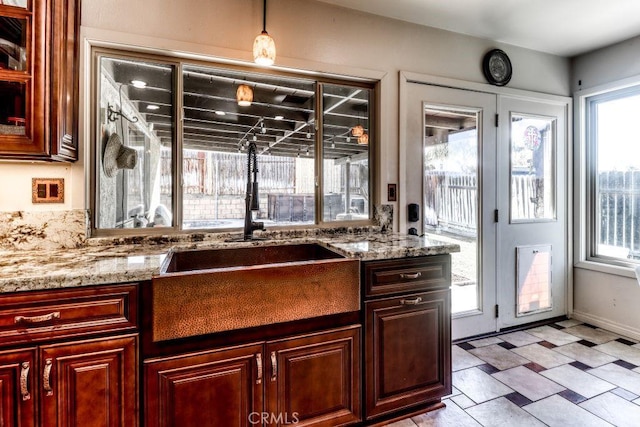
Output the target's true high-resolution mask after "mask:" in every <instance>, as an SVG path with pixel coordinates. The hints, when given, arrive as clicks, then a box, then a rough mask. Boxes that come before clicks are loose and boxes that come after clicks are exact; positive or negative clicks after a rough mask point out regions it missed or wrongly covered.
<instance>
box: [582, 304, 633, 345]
mask: <svg viewBox="0 0 640 427" xmlns="http://www.w3.org/2000/svg"><path fill="white" fill-rule="evenodd" d="M571 318H573V319H576V320H579V321H581V322H584V323H588V324H590V325H593V326H597V327H599V328H602V329H606V330H607V331H609V332H614V333H616V334H618V335H623V336H625V337H628V338H632V339H635V340H640V329H635V328H631V327H629V326H627V325H623V324H620V323H617V322H613V321H611V320H609V319H605V318H604V317H599V316H594V315H593V314H589V313H584V312H582V311H579V310H575V309H574V310H573V313H572V314H571Z"/></svg>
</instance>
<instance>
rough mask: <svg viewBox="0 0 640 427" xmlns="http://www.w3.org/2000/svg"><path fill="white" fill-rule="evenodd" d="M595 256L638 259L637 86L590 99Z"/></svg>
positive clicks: (639, 155) (639, 98) (639, 103)
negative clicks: (634, 129)
mask: <svg viewBox="0 0 640 427" xmlns="http://www.w3.org/2000/svg"><path fill="white" fill-rule="evenodd" d="M587 102H588V105H589V118H590V123H589V124H590V129H592V130H593V132H592V133H591V135H590V140H589V143H590V145H591V151H590V153H591V154H593V158H592V159H590V160H591V161H590V162H589V164H590V167H591V168H592V169H591V173H590V175H591V178H592V180H593V181H592V182H593V184H594V185H593V187H592V189H593V190H594V191H593V190H592V196H593V197H592V199H591V200H593V202H592V206H591V209H592V212H593V214H592V221H594V222H595V223H594V224H593V228H592V229H593V230H595V231H596V233H595V236H592V239H593V240H595V242H594V243H595V245H594V250H595V254H594V255H596V256H605V257H612V258H618V259H622V260H625V261H629V260H636V261H637V260H640V151H639V147H640V144H638V142H637V137H636V135H635V134H634V132H633V130H632V129H633V124H634V123H636V122H637V120H638V115H639V114H640V88H631V89H625V90H622V91H618V92H613V93H606V94H603V95H599V96H596V97H593V98H590V99H588V101H587Z"/></svg>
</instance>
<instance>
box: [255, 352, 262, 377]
mask: <svg viewBox="0 0 640 427" xmlns="http://www.w3.org/2000/svg"><path fill="white" fill-rule="evenodd" d="M256 365H257V366H258V378H256V384H261V383H262V354H260V353H256Z"/></svg>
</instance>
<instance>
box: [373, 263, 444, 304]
mask: <svg viewBox="0 0 640 427" xmlns="http://www.w3.org/2000/svg"><path fill="white" fill-rule="evenodd" d="M450 258H451V257H450V255H435V256H424V257H415V258H403V259H397V260H396V259H393V260H382V261H366V262H363V263H362V265H363V266H362V277H363V280H364V292H365V297H374V296H383V295H393V294H398V293H403V292H415V291H424V290H434V289H441V288H448V287H449V285H450V284H451V262H450Z"/></svg>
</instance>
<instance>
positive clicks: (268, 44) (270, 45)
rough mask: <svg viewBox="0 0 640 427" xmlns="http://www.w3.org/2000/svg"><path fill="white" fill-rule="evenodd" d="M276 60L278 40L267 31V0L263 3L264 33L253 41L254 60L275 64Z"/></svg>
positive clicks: (263, 63) (258, 62)
mask: <svg viewBox="0 0 640 427" xmlns="http://www.w3.org/2000/svg"><path fill="white" fill-rule="evenodd" d="M275 60H276V42H275V41H273V38H272V37H271V36H270V35H269V33H267V0H263V3H262V33H260V34H258V36H257V37H256V39H255V40H254V41H253V61H254V62H255V63H256V64H258V65H273V63H274V62H275Z"/></svg>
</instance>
